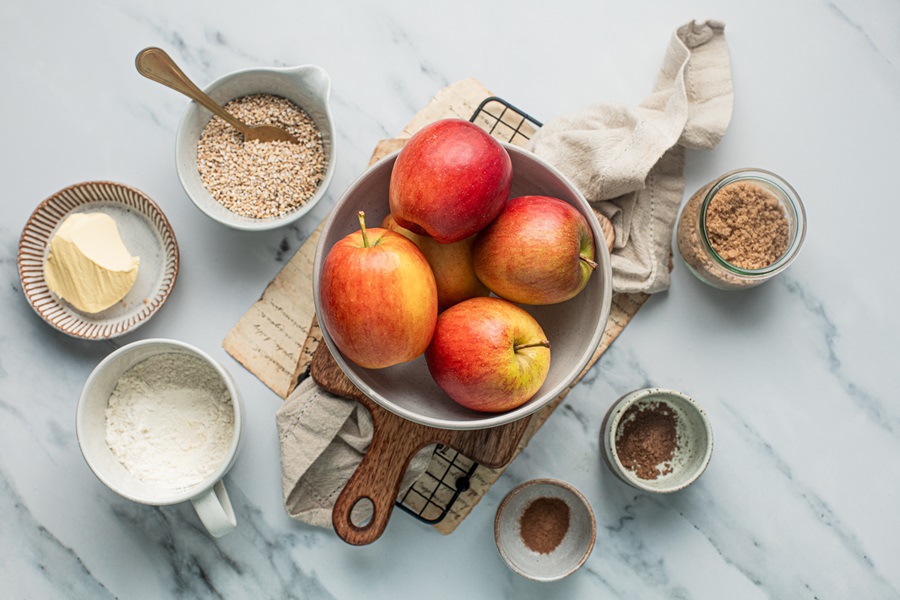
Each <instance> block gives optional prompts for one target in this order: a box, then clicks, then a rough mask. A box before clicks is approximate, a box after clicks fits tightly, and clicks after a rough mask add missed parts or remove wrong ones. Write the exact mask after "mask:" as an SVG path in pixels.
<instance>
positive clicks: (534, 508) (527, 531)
mask: <svg viewBox="0 0 900 600" xmlns="http://www.w3.org/2000/svg"><path fill="white" fill-rule="evenodd" d="M519 526H520V529H521V531H522V541H523V542H525V545H526V546H528V548H529V549H531V550H533V551H534V552H537V553H539V554H549V553H550V552H553V551H554V550H556V547H557V546H559V544H560V543H561V542H562V541H563V539H564V538H565V537H566V533H567V532H568V531H569V505H568V504H566V503H565V501H564V500H562V499H561V498H537V499H536V500H532V502H531V504H529V505H528V506H527V507H526V508H525V511H524V512H523V513H522V516H521V517H520V518H519Z"/></svg>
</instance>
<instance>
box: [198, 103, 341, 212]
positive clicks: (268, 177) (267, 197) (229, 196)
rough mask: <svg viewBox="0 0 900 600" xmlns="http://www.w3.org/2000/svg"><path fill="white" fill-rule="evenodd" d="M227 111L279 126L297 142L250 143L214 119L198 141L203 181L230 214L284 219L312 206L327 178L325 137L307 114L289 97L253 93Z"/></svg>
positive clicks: (245, 119)
mask: <svg viewBox="0 0 900 600" xmlns="http://www.w3.org/2000/svg"><path fill="white" fill-rule="evenodd" d="M225 110H227V111H228V112H230V113H231V114H232V115H234V116H235V117H237V118H238V119H240V120H241V121H243V122H245V123H247V124H248V125H277V126H279V127H281V128H282V129H284V130H286V131H287V132H288V133H290V134H292V135H293V136H294V137H295V138H297V141H298V142H299V143H298V144H294V143H291V142H260V141H257V140H251V141H248V142H245V141H244V138H243V136H242V135H241V134H240V132H238V131H237V130H236V129H234V128H233V127H231V126H230V125H228V124H227V123H225V121H223V120H222V119H220V118H219V117H213V118H212V119H211V120H210V121H209V123H207V124H206V127H205V128H204V129H203V133H202V134H201V135H200V141H199V142H198V143H197V168H198V170H199V171H200V179H201V180H202V181H203V185H204V186H206V189H207V190H209V193H210V194H211V195H212V197H213V198H215V200H216V201H217V202H218V203H219V204H221V205H222V206H224V207H225V208H227V209H228V210H230V211H232V212H234V213H237V214H239V215H243V216H245V217H251V218H256V219H260V218H268V217H279V216H281V215H284V214H287V213H289V212H291V211H293V210H294V209H296V208H298V207H300V206H303V205H304V204H306V201H307V200H309V199H310V198H311V197H312V195H313V194H314V193H315V192H316V190H317V189H318V187H319V183H321V181H322V178H323V177H324V174H325V167H326V164H325V151H324V144H323V142H322V133H321V132H320V131H319V130H318V128H317V127H316V125H315V123H314V122H313V120H312V118H311V117H310V116H309V115H308V114H306V112H305V111H304V110H303V109H302V108H300V107H299V106H297V105H296V104H294V103H293V102H291V101H290V100H287V99H285V98H281V97H279V96H273V95H271V94H252V95H250V96H244V97H241V98H237V99H235V100H232V101H231V102H229V103H228V104H226V105H225Z"/></svg>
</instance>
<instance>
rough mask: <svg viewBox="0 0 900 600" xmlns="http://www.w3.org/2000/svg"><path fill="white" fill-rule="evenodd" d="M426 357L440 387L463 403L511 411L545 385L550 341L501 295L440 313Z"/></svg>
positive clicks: (466, 302) (471, 300)
mask: <svg viewBox="0 0 900 600" xmlns="http://www.w3.org/2000/svg"><path fill="white" fill-rule="evenodd" d="M425 361H426V364H427V365H428V370H429V372H430V373H431V376H432V377H433V378H434V380H435V382H436V383H437V384H438V386H439V387H440V388H441V389H442V390H444V392H446V394H447V395H448V396H450V398H452V399H453V400H455V401H456V402H458V403H459V404H461V405H463V406H466V407H468V408H471V409H473V410H478V411H484V412H505V411H508V410H512V409H514V408H516V407H518V406H521V405H522V404H524V403H525V402H527V401H528V400H529V399H530V398H531V397H532V396H534V394H535V393H536V392H537V391H538V390H539V389H540V387H541V385H543V383H544V380H545V379H546V378H547V373H548V372H549V370H550V342H549V341H548V340H547V337H546V336H545V335H544V331H543V330H542V329H541V326H540V325H539V324H538V322H537V321H536V320H535V319H534V317H532V316H531V315H530V314H528V313H527V312H526V311H525V310H524V309H522V308H520V307H518V306H516V305H515V304H512V303H511V302H507V301H506V300H502V299H500V298H483V297H481V298H472V299H470V300H466V301H464V302H460V303H459V304H456V305H454V306H452V307H450V308H448V309H447V310H445V311H444V312H442V313H441V314H440V316H439V317H438V320H437V325H436V327H435V330H434V336H433V337H432V339H431V343H430V344H429V345H428V349H427V350H426V351H425Z"/></svg>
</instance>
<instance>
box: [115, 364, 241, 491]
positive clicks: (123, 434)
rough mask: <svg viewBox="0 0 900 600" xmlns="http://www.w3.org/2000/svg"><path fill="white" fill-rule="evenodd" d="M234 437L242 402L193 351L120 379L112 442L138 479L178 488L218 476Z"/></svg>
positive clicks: (141, 366)
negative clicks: (237, 408) (237, 410)
mask: <svg viewBox="0 0 900 600" xmlns="http://www.w3.org/2000/svg"><path fill="white" fill-rule="evenodd" d="M233 437H234V405H233V403H232V399H231V395H230V394H229V393H228V388H226V387H225V383H224V382H223V381H222V378H221V377H220V375H219V373H218V372H217V371H216V370H215V369H213V368H212V367H211V366H210V365H209V364H208V363H207V362H205V361H203V360H201V359H200V358H197V357H196V356H191V355H189V354H183V353H175V352H170V353H166V354H157V355H155V356H151V357H150V358H148V359H146V360H144V361H142V362H139V363H138V364H136V365H135V366H133V367H131V368H130V369H129V370H128V371H126V372H125V373H124V374H123V375H122V377H121V379H119V381H118V383H117V384H116V387H115V389H114V390H113V393H112V395H111V396H110V398H109V405H108V406H107V408H106V443H107V445H108V446H109V449H110V450H112V452H113V454H115V455H116V458H118V459H119V462H121V463H122V465H123V466H124V467H125V468H126V469H128V471H129V472H130V473H131V474H132V475H134V476H135V477H136V478H138V479H140V480H141V481H143V482H144V483H146V484H147V485H151V486H153V487H156V488H161V489H167V490H176V489H182V488H187V487H190V486H192V485H196V484H197V483H200V482H201V481H203V480H204V479H206V478H208V477H209V476H210V475H212V474H213V473H214V472H215V471H216V469H217V468H218V467H219V466H220V465H221V464H222V461H223V460H224V459H225V457H226V456H227V454H228V450H229V448H230V446H231V441H232V438H233Z"/></svg>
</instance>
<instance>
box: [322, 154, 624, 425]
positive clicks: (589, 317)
mask: <svg viewBox="0 0 900 600" xmlns="http://www.w3.org/2000/svg"><path fill="white" fill-rule="evenodd" d="M504 147H505V148H506V150H507V152H509V155H510V158H511V159H512V167H513V182H512V191H511V193H510V197H516V196H524V195H530V194H538V195H545V196H553V197H556V198H559V199H561V200H564V201H566V202H568V203H569V204H571V205H573V206H575V207H576V208H577V209H578V210H579V211H581V213H582V214H583V215H584V216H585V217H586V218H587V220H588V223H589V224H590V226H591V230H592V231H593V233H594V246H595V258H596V260H597V262H598V263H599V266H598V267H597V269H595V271H594V273H593V275H591V278H590V280H589V281H588V284H587V287H586V288H585V289H584V290H582V292H581V293H580V294H578V295H577V296H575V297H574V298H572V299H571V300H568V301H566V302H563V303H560V304H552V305H546V306H525V305H523V306H522V308H524V309H525V310H526V311H528V312H529V313H530V314H531V315H532V316H533V317H534V318H535V319H537V321H538V323H540V325H541V327H542V328H543V330H544V333H546V334H547V338H548V339H549V340H550V343H551V344H552V348H551V359H550V372H549V373H548V375H547V379H546V381H544V385H543V386H541V388H540V389H539V390H538V391H537V393H536V394H535V395H534V396H533V397H532V398H531V399H530V400H529V401H528V402H526V403H525V404H523V405H521V406H519V407H518V408H515V409H513V410H510V411H507V412H504V413H484V412H478V411H474V410H471V409H468V408H465V407H463V406H461V405H459V404H457V403H456V402H454V401H453V400H452V399H451V398H450V397H449V396H447V394H446V393H444V391H443V390H442V389H441V388H439V387H438V385H437V384H436V383H435V382H434V380H433V379H432V377H431V374H430V373H429V372H428V367H427V366H426V364H425V358H424V356H420V357H418V358H417V359H415V360H413V361H410V362H408V363H403V364H399V365H395V366H393V367H388V368H386V369H366V368H363V367H359V366H357V365H355V364H353V363H352V362H350V361H349V360H347V359H345V358H344V356H343V355H342V354H341V352H340V351H339V350H338V349H337V347H336V346H335V344H334V342H333V341H332V339H331V336H330V335H329V334H328V326H329V322H328V315H327V314H325V311H323V310H322V305H321V295H320V291H321V290H320V289H319V280H320V278H321V274H322V264H323V263H324V262H325V257H326V256H327V254H328V252H329V250H331V247H332V246H333V245H334V244H335V243H336V242H338V241H339V240H340V239H342V238H343V237H344V236H346V235H349V234H350V233H352V232H354V231H357V230H358V229H359V221H358V219H357V212H358V211H360V210H362V211H365V213H366V221H367V223H370V224H372V226H375V225H376V224H379V223H381V221H382V219H384V217H385V216H386V215H387V214H388V212H389V210H390V209H389V206H388V187H389V183H390V177H391V170H392V169H393V166H394V161H395V160H396V158H397V153H394V154H391V155H390V156H387V157H385V158H384V159H382V160H381V161H379V162H378V163H376V164H374V165H372V166H371V167H370V168H369V169H368V170H367V171H366V172H365V173H363V174H362V175H361V176H360V177H359V178H358V179H357V180H356V181H354V182H353V183H352V184H351V185H350V187H349V188H348V189H347V191H346V192H345V193H344V195H343V196H342V197H341V198H340V200H338V202H337V204H336V205H335V207H334V210H332V211H331V215H330V216H329V218H328V220H327V221H326V222H325V226H324V228H323V230H322V235H321V237H320V238H319V243H318V246H317V247H316V258H315V263H314V265H313V297H314V300H315V306H316V314H317V315H318V318H319V323H320V325H321V326H322V335H323V338H324V339H325V343H326V344H327V345H328V349H329V350H331V353H332V354H333V355H334V358H335V361H336V362H337V364H338V365H340V367H341V369H342V370H343V371H344V373H345V374H346V375H347V377H348V378H349V379H350V380H351V381H352V382H353V383H354V384H355V385H356V386H357V387H358V388H359V389H361V390H362V391H363V393H365V394H366V395H367V396H368V397H369V398H371V399H372V400H373V401H375V402H376V403H378V404H380V405H381V406H383V407H384V408H386V409H387V410H389V411H391V412H393V413H395V414H397V415H399V416H401V417H405V418H407V419H409V420H411V421H414V422H416V423H420V424H422V425H427V426H430V427H438V428H443V429H482V428H486V427H496V426H498V425H504V424H506V423H511V422H513V421H516V420H518V419H521V418H523V417H526V416H528V415H530V414H531V413H533V412H535V411H537V410H539V409H540V408H541V407H543V406H545V405H546V404H547V403H549V402H551V401H552V400H553V399H554V398H556V397H557V396H559V395H560V394H561V393H562V392H563V391H565V389H566V388H567V387H569V385H570V384H571V383H572V381H574V380H575V378H576V377H577V376H578V375H579V374H580V373H581V371H582V370H583V369H584V367H585V366H586V365H587V363H588V361H589V360H590V358H591V356H592V355H593V354H594V352H595V351H596V349H597V347H598V345H599V344H600V338H601V336H602V335H603V330H604V328H605V327H606V321H607V319H608V318H609V311H610V305H611V302H612V270H611V267H610V260H609V252H608V250H607V249H606V243H605V242H604V237H603V232H602V231H601V229H600V224H599V222H598V221H597V218H596V217H595V216H594V212H593V210H592V209H591V207H590V205H589V204H588V203H587V201H586V200H585V199H584V197H583V196H582V195H581V194H580V193H579V192H578V190H577V189H575V187H574V186H573V185H572V184H571V183H570V182H569V181H568V179H566V177H565V176H564V175H562V174H561V173H560V172H559V171H557V170H556V169H555V168H553V167H552V166H550V165H548V164H547V163H545V162H544V161H542V160H541V159H539V158H538V157H536V156H535V155H534V154H532V153H531V152H528V151H527V150H523V149H521V148H518V147H516V146H512V145H509V144H504Z"/></svg>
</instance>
